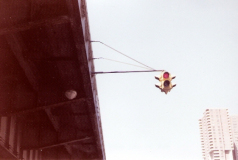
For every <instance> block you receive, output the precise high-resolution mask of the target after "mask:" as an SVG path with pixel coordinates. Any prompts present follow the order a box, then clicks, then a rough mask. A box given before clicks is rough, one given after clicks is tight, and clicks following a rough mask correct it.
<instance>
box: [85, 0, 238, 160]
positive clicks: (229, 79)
mask: <svg viewBox="0 0 238 160" xmlns="http://www.w3.org/2000/svg"><path fill="white" fill-rule="evenodd" d="M87 7H88V15H89V25H90V32H91V39H92V40H97V41H102V42H103V43H105V44H107V45H109V46H111V47H113V48H115V49H117V50H119V51H121V52H122V53H124V54H127V55H128V56H130V57H133V58H135V59H136V60H138V61H140V62H142V63H144V64H146V65H148V66H150V67H152V68H155V69H164V70H167V71H169V72H170V73H172V74H174V75H176V76H177V77H176V79H174V80H173V82H174V83H177V86H176V87H175V88H173V89H172V91H171V92H169V93H168V94H167V95H166V94H164V93H162V92H160V90H159V89H158V88H156V87H155V83H157V82H158V80H156V79H155V78H154V76H155V75H159V74H160V73H159V72H158V73H127V74H101V75H100V74H98V75H97V76H96V78H97V87H98V95H99V102H100V108H101V118H102V127H103V134H104V143H105V149H106V157H107V160H145V159H148V160H160V159H161V160H172V159H176V160H202V154H201V146H200V133H199V126H198V119H199V118H201V117H202V115H203V112H204V111H205V109H207V108H228V109H229V113H230V115H237V114H238V1H237V0H87ZM92 46H93V54H94V57H95V58H98V57H103V58H108V59H113V60H117V61H122V62H126V63H132V64H135V65H140V64H137V63H136V62H134V61H132V60H130V59H128V58H126V57H124V56H122V55H120V54H118V53H117V52H115V51H113V50H111V49H110V48H108V47H106V46H104V45H102V44H100V43H92ZM94 62H95V70H96V71H124V70H143V68H138V67H135V66H130V65H125V64H121V63H116V62H112V61H108V60H104V59H98V60H94Z"/></svg>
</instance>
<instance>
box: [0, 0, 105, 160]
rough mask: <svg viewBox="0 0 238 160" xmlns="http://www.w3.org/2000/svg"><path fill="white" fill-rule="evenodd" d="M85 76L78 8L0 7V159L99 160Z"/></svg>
mask: <svg viewBox="0 0 238 160" xmlns="http://www.w3.org/2000/svg"><path fill="white" fill-rule="evenodd" d="M93 71H94V65H93V62H92V50H91V44H90V32H89V27H88V18H87V9H86V3H85V1H84V0H18V1H17V0H1V1H0V116H1V117H0V122H1V123H0V159H25V160H28V159H29V160H38V159H39V160H47V159H53V160H54V159H55V160H56V159H69V160H70V159H78V160H81V159H82V160H84V159H85V160H86V159H88V160H104V159H105V153H104V144H103V136H102V129H101V121H100V112H99V106H98V100H97V88H96V81H95V77H94V76H93V75H91V74H90V73H91V72H93ZM69 90H71V91H73V92H74V91H75V92H77V96H76V97H75V98H74V99H69V98H67V97H66V96H65V93H66V92H67V91H69ZM75 92H74V93H75Z"/></svg>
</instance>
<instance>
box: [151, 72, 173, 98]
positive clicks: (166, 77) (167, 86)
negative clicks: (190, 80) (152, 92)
mask: <svg viewBox="0 0 238 160" xmlns="http://www.w3.org/2000/svg"><path fill="white" fill-rule="evenodd" d="M175 77H176V76H172V75H171V74H170V73H169V72H166V71H164V72H162V73H161V74H160V75H159V76H155V79H158V80H159V81H160V84H155V86H156V87H158V88H159V89H160V90H161V92H165V94H167V93H168V92H169V91H170V90H171V89H172V88H173V87H175V86H176V84H172V82H171V81H172V80H173V79H174V78H175Z"/></svg>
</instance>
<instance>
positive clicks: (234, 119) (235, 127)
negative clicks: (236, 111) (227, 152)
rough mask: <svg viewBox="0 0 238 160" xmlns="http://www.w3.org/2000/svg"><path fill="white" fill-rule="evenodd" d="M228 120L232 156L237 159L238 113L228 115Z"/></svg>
mask: <svg viewBox="0 0 238 160" xmlns="http://www.w3.org/2000/svg"><path fill="white" fill-rule="evenodd" d="M230 120H231V130H232V136H233V144H234V151H233V156H234V159H235V160H238V115H236V116H230Z"/></svg>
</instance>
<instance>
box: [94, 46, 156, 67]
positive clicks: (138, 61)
mask: <svg viewBox="0 0 238 160" xmlns="http://www.w3.org/2000/svg"><path fill="white" fill-rule="evenodd" d="M90 42H99V43H101V44H103V45H105V46H107V47H108V48H111V49H112V50H114V51H116V52H118V53H120V54H122V55H123V56H125V57H127V58H129V59H131V60H133V61H135V62H137V63H140V64H141V65H143V66H146V67H147V68H149V69H153V70H155V69H154V68H151V67H149V66H147V65H145V64H143V63H141V62H139V61H137V60H135V59H134V58H131V57H129V56H127V55H126V54H124V53H122V52H120V51H118V50H116V49H114V48H112V47H110V46H109V45H107V44H105V43H103V42H101V41H90Z"/></svg>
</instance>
